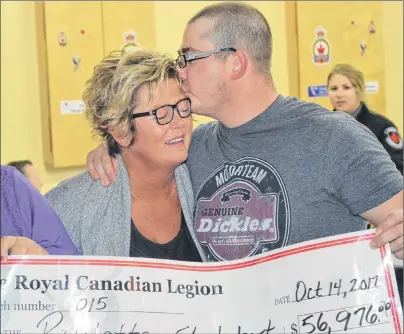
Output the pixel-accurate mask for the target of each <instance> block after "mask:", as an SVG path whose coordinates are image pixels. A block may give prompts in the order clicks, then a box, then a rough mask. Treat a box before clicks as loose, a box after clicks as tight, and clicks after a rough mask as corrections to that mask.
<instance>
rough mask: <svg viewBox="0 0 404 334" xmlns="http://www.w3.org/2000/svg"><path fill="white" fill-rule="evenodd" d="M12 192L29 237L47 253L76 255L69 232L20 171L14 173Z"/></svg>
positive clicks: (45, 200) (46, 201)
mask: <svg viewBox="0 0 404 334" xmlns="http://www.w3.org/2000/svg"><path fill="white" fill-rule="evenodd" d="M14 193H15V197H16V200H17V206H18V209H19V212H20V214H21V217H22V218H23V221H24V222H25V224H26V225H27V226H26V228H27V230H28V231H30V234H31V235H30V236H29V237H30V238H31V239H32V240H34V241H35V242H36V243H37V244H39V245H40V246H41V247H42V248H44V249H46V251H47V252H48V253H49V255H78V254H79V253H78V251H77V249H76V247H75V246H74V244H73V242H72V241H71V239H70V237H69V234H68V233H67V230H66V228H65V226H64V225H63V223H62V221H61V220H60V218H59V217H58V216H57V215H56V213H55V211H54V210H53V209H52V207H51V206H50V204H49V202H48V200H47V199H46V198H45V197H44V196H42V194H41V193H40V192H39V191H38V190H37V189H36V188H35V187H34V186H33V185H32V184H31V183H30V182H29V181H28V180H27V179H26V178H25V177H24V176H23V175H21V174H20V173H18V172H15V173H14Z"/></svg>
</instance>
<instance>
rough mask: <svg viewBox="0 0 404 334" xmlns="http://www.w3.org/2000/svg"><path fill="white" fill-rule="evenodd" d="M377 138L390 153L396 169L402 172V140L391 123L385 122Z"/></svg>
mask: <svg viewBox="0 0 404 334" xmlns="http://www.w3.org/2000/svg"><path fill="white" fill-rule="evenodd" d="M379 140H380V142H381V143H382V145H383V146H384V148H385V149H386V151H387V152H388V153H389V154H390V157H391V159H392V160H393V162H394V163H395V164H396V167H397V169H398V170H399V171H400V173H401V174H403V140H402V138H401V136H400V134H399V132H398V130H397V128H396V127H395V126H394V124H393V123H391V122H390V121H388V122H386V124H385V126H384V127H383V129H382V131H381V132H380V135H379Z"/></svg>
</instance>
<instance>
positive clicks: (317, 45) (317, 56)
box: [312, 27, 330, 65]
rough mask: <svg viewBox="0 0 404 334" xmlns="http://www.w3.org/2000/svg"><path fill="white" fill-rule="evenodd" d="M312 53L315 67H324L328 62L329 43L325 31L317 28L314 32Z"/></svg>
mask: <svg viewBox="0 0 404 334" xmlns="http://www.w3.org/2000/svg"><path fill="white" fill-rule="evenodd" d="M314 32H315V37H316V39H315V40H314V42H313V47H312V53H313V63H314V64H315V65H325V64H328V63H329V62H330V43H329V41H328V40H327V38H326V37H327V30H325V29H324V28H323V27H318V28H317V29H316V30H315V31H314Z"/></svg>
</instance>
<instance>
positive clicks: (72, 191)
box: [45, 171, 102, 202]
mask: <svg viewBox="0 0 404 334" xmlns="http://www.w3.org/2000/svg"><path fill="white" fill-rule="evenodd" d="M97 186H98V187H97ZM101 187H102V185H101V182H99V181H94V180H93V179H92V178H91V176H90V174H89V173H88V171H85V172H82V173H80V174H78V175H75V176H73V177H71V178H69V179H66V180H64V181H62V182H60V183H59V184H58V185H57V186H56V187H54V188H53V189H51V190H50V191H49V192H47V193H46V194H45V197H46V198H47V199H48V200H50V201H51V202H53V201H55V200H57V199H58V198H59V197H69V198H70V200H78V201H81V200H82V199H83V198H85V197H86V195H87V194H88V193H89V192H90V190H92V189H93V188H101Z"/></svg>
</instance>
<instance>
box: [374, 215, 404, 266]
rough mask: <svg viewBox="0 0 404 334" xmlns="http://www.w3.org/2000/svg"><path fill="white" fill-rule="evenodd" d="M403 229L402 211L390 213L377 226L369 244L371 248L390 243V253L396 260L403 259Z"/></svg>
mask: <svg viewBox="0 0 404 334" xmlns="http://www.w3.org/2000/svg"><path fill="white" fill-rule="evenodd" d="M403 228H404V225H403V210H402V209H398V210H394V211H391V212H390V213H389V214H388V216H387V217H386V219H385V220H384V221H383V222H382V223H380V224H379V225H378V226H377V228H376V236H375V237H374V238H373V239H372V241H371V243H370V245H371V247H372V248H379V247H382V246H384V245H385V244H387V243H390V248H391V252H392V253H394V255H395V256H396V257H397V258H398V259H403V258H404V251H403Z"/></svg>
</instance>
